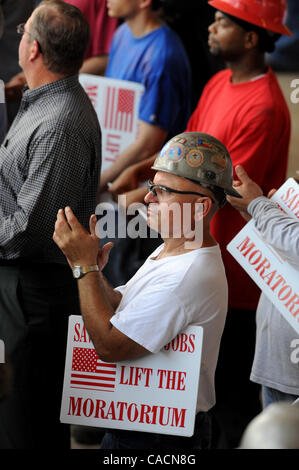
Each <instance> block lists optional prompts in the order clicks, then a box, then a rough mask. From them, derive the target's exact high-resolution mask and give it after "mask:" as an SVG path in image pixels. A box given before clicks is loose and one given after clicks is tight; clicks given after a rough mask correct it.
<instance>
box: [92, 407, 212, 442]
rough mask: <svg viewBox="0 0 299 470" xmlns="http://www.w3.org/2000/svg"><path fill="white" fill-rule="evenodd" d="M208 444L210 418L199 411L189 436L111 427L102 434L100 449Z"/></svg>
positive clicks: (209, 439) (209, 440)
mask: <svg viewBox="0 0 299 470" xmlns="http://www.w3.org/2000/svg"><path fill="white" fill-rule="evenodd" d="M210 444H211V420H210V416H209V413H204V412H199V413H197V415H196V419H195V425H194V434H193V436H191V437H181V436H170V435H167V434H154V433H148V432H138V431H123V430H117V429H112V430H109V431H107V432H106V434H105V435H104V438H103V440H102V443H101V449H123V450H124V449H151V450H157V449H159V450H170V449H172V450H176V451H179V450H181V449H209V447H210Z"/></svg>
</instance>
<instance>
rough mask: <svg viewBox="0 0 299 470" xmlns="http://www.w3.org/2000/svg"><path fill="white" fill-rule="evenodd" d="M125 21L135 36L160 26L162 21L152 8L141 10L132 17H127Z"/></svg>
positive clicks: (147, 32)
mask: <svg viewBox="0 0 299 470" xmlns="http://www.w3.org/2000/svg"><path fill="white" fill-rule="evenodd" d="M126 23H127V25H128V26H129V28H130V30H131V33H132V35H133V36H134V37H135V38H139V37H142V36H146V35H147V34H149V33H151V32H152V31H154V30H155V29H158V28H160V27H161V26H162V21H161V20H160V19H159V18H158V17H157V15H156V13H155V12H154V11H152V10H141V11H139V12H138V13H137V14H136V15H135V16H134V17H131V18H127V19H126Z"/></svg>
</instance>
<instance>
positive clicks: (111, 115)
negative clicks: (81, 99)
mask: <svg viewBox="0 0 299 470" xmlns="http://www.w3.org/2000/svg"><path fill="white" fill-rule="evenodd" d="M134 101H135V91H134V90H126V89H124V88H119V89H118V88H116V87H110V86H108V87H107V93H106V111H105V124H104V127H105V128H106V129H114V130H118V131H126V132H132V129H133V115H134V114H133V113H134Z"/></svg>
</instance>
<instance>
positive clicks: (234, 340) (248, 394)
mask: <svg viewBox="0 0 299 470" xmlns="http://www.w3.org/2000/svg"><path fill="white" fill-rule="evenodd" d="M255 313H256V312H255V311H250V310H236V309H230V310H229V311H228V313H227V320H226V324H225V328H224V332H223V336H222V339H221V345H220V351H219V359H218V364H217V369H216V375H215V390H216V405H215V406H214V408H213V409H212V417H213V442H212V447H214V448H222V449H233V448H236V447H237V446H238V445H239V444H240V440H241V437H242V434H243V432H244V430H245V428H246V426H247V424H248V423H249V422H250V421H251V420H252V419H253V418H254V417H255V416H256V415H257V414H259V413H260V412H261V410H262V406H261V400H260V386H259V385H258V384H256V383H253V382H251V381H250V380H249V377H250V372H251V367H252V363H253V358H254V349H255V335H256V324H255Z"/></svg>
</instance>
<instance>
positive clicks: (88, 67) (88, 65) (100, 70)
mask: <svg viewBox="0 0 299 470" xmlns="http://www.w3.org/2000/svg"><path fill="white" fill-rule="evenodd" d="M107 64H108V55H106V54H105V55H97V56H94V57H89V58H88V59H86V60H84V62H83V65H82V67H81V69H80V73H91V74H93V75H104V74H105V70H106V67H107Z"/></svg>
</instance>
